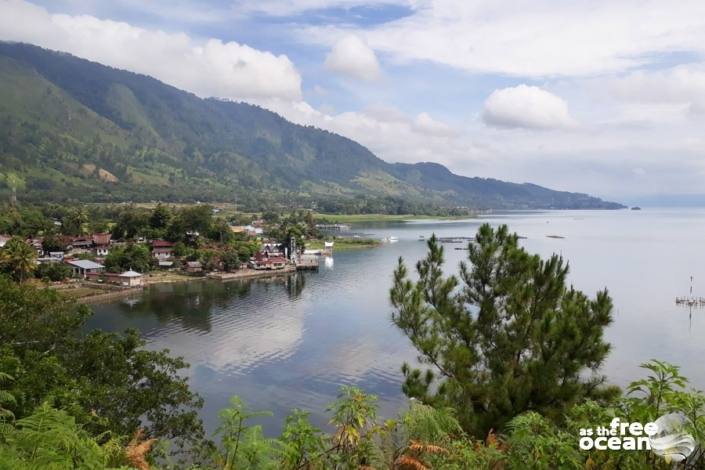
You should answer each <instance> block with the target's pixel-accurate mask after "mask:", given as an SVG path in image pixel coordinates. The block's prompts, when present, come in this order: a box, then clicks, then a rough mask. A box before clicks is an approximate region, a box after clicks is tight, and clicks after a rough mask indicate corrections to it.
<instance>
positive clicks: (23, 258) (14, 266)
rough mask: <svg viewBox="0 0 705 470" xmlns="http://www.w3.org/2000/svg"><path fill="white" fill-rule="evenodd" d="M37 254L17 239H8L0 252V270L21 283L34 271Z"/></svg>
mask: <svg viewBox="0 0 705 470" xmlns="http://www.w3.org/2000/svg"><path fill="white" fill-rule="evenodd" d="M36 260H37V252H36V251H35V250H34V248H32V247H31V246H30V245H29V244H28V243H26V242H25V241H24V240H22V239H21V238H18V237H14V238H12V239H10V240H9V241H8V242H7V243H6V244H5V246H4V247H3V248H2V250H1V251H0V270H2V272H5V273H8V274H9V275H10V276H12V278H13V279H14V280H16V281H19V282H23V281H24V280H25V279H27V278H28V277H29V276H30V275H31V274H32V273H33V272H34V270H35V269H36V267H37V265H36Z"/></svg>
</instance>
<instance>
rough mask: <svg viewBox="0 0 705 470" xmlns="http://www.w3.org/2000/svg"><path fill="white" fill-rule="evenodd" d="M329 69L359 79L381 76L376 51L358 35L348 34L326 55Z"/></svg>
mask: <svg viewBox="0 0 705 470" xmlns="http://www.w3.org/2000/svg"><path fill="white" fill-rule="evenodd" d="M325 66H326V68H327V69H328V70H331V71H333V72H337V73H340V74H343V75H347V76H349V77H353V78H357V79H359V80H374V79H376V78H377V77H379V62H378V61H377V56H376V55H375V52H374V51H373V50H372V49H370V47H369V46H368V45H367V44H365V42H364V41H363V40H362V39H360V38H359V37H358V36H354V35H351V34H348V35H346V36H343V37H342V38H341V39H340V40H338V42H336V43H335V45H334V46H333V49H332V50H331V51H330V53H329V54H328V56H327V57H326V62H325Z"/></svg>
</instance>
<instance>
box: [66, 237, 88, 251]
mask: <svg viewBox="0 0 705 470" xmlns="http://www.w3.org/2000/svg"><path fill="white" fill-rule="evenodd" d="M71 246H72V247H73V249H74V250H87V249H89V248H92V247H93V238H92V237H84V236H79V237H73V239H72V240H71Z"/></svg>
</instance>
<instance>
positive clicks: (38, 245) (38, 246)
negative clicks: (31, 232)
mask: <svg viewBox="0 0 705 470" xmlns="http://www.w3.org/2000/svg"><path fill="white" fill-rule="evenodd" d="M43 241H44V239H43V238H28V239H27V243H28V244H29V245H31V246H32V248H34V250H35V251H36V252H37V255H39V256H42V255H43V254H44V246H43V245H42V242H43Z"/></svg>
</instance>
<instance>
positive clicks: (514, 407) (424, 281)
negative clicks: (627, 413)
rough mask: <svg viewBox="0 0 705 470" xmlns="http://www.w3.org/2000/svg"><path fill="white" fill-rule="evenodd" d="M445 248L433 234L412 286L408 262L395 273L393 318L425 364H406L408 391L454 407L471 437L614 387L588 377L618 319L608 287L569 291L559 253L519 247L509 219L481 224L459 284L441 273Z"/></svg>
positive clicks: (553, 413) (555, 413)
mask: <svg viewBox="0 0 705 470" xmlns="http://www.w3.org/2000/svg"><path fill="white" fill-rule="evenodd" d="M443 261H444V260H443V247H442V246H441V245H440V243H438V241H437V240H436V237H435V236H433V237H431V239H430V240H429V241H428V255H427V257H426V258H425V259H423V260H421V261H419V263H418V264H417V268H416V269H417V272H418V275H419V279H418V281H416V282H412V281H411V280H409V279H408V277H407V269H406V267H405V266H404V264H403V262H402V260H401V259H400V260H399V265H398V267H397V269H396V271H395V273H394V287H393V288H392V291H391V302H392V305H393V306H394V308H395V310H394V313H393V315H392V320H393V321H394V323H395V324H396V325H397V326H398V327H399V328H400V329H401V330H402V331H403V332H404V333H405V334H406V335H407V336H408V337H409V339H410V340H411V342H412V344H413V345H414V347H415V348H416V349H417V350H418V351H419V355H420V359H421V360H422V362H423V363H425V364H428V365H429V366H430V368H428V369H427V370H426V371H425V372H422V371H421V370H420V369H415V368H411V367H410V366H408V365H406V364H405V365H404V367H403V368H402V370H403V372H404V376H405V379H406V381H405V383H404V393H406V394H407V395H408V396H410V397H415V398H418V399H420V400H422V401H423V402H424V403H429V404H433V405H435V406H441V407H446V406H450V407H453V408H455V409H456V410H457V412H458V417H459V419H460V422H461V423H462V425H463V427H464V428H465V429H466V430H467V431H468V432H470V433H472V434H474V435H485V434H486V433H487V432H489V430H491V429H503V428H504V427H505V426H506V424H507V423H508V422H509V420H511V419H512V418H513V417H515V416H517V415H518V414H520V413H523V412H525V411H528V410H533V411H536V412H539V413H541V414H543V415H544V416H546V417H548V418H554V419H555V418H557V417H560V416H562V415H563V414H564V413H565V412H566V410H567V409H568V408H569V407H570V406H572V405H573V404H576V403H579V402H582V401H584V400H586V399H604V398H607V397H609V396H610V395H614V394H615V393H616V390H615V389H613V388H610V387H604V386H603V384H604V381H605V379H604V377H603V376H599V375H594V374H593V375H592V376H589V375H587V374H586V371H587V370H590V371H596V370H597V369H598V368H599V367H600V366H601V365H602V363H603V361H604V359H605V358H606V357H607V353H608V352H609V344H607V343H606V342H605V341H604V339H603V330H604V328H605V327H606V326H607V325H609V324H610V323H611V322H612V300H611V299H610V297H609V295H608V294H607V292H606V291H602V292H598V293H597V295H596V297H595V298H594V299H589V298H588V297H587V296H586V295H585V294H583V293H582V292H580V291H578V290H575V289H574V288H573V287H568V286H567V284H566V275H567V273H568V266H567V264H565V263H564V261H563V259H562V258H561V257H559V256H558V255H553V256H552V257H551V258H549V259H548V260H542V259H541V258H539V257H538V256H537V255H530V254H528V253H527V252H526V251H525V250H524V249H523V248H521V247H520V246H519V244H518V237H517V235H516V234H510V233H509V229H508V228H507V226H506V225H504V226H501V227H499V228H498V229H497V230H493V229H492V228H491V227H490V225H488V224H484V225H482V226H481V227H480V229H479V230H478V232H477V235H476V236H475V240H474V241H473V242H472V243H470V245H469V251H468V262H469V264H466V263H462V264H461V266H460V280H461V281H462V284H460V282H461V281H459V280H458V278H457V277H455V276H449V277H445V276H444V275H443V270H442V265H443Z"/></svg>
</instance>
